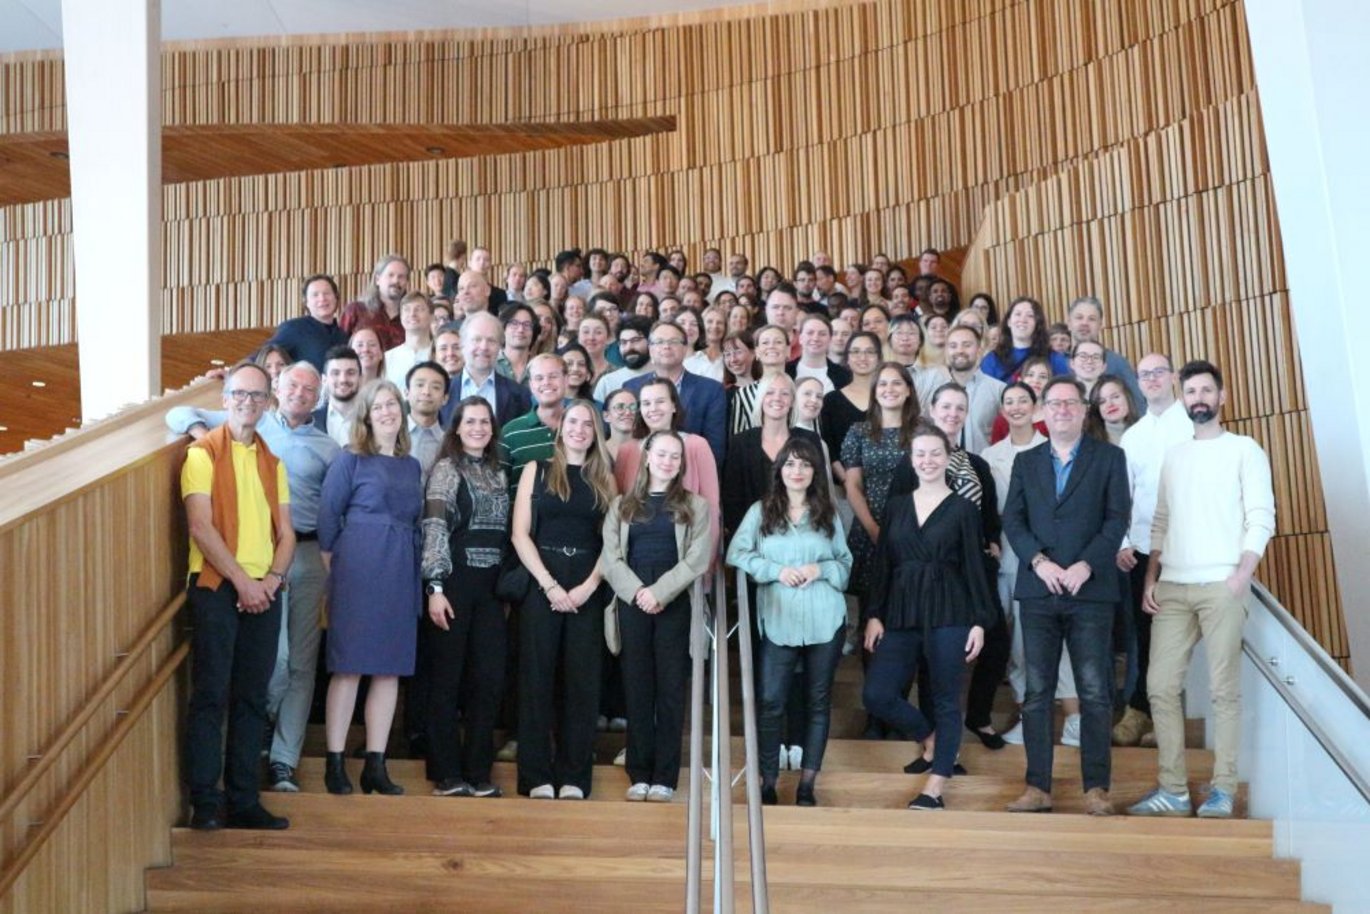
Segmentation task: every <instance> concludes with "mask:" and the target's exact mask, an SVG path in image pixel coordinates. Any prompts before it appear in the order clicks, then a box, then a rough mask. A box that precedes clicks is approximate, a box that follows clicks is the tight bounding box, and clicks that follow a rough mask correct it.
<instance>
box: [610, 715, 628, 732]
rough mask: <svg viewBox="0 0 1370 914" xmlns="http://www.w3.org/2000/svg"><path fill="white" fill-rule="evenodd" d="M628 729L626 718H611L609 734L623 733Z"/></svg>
mask: <svg viewBox="0 0 1370 914" xmlns="http://www.w3.org/2000/svg"><path fill="white" fill-rule="evenodd" d="M627 729H628V718H626V717H611V718H609V732H610V733H623V732H624V731H626V730H627Z"/></svg>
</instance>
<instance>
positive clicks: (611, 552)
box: [600, 494, 713, 607]
mask: <svg viewBox="0 0 1370 914" xmlns="http://www.w3.org/2000/svg"><path fill="white" fill-rule="evenodd" d="M622 501H623V496H622V495H620V496H619V497H617V498H615V499H614V501H613V504H611V505H610V506H609V512H608V513H607V514H606V515H605V516H604V551H603V553H601V555H600V568H601V569H602V571H603V572H604V580H606V581H608V582H609V586H610V587H611V588H612V589H613V591H614V595H615V596H617V597H618V598H619V599H620V600H622V601H623V602H624V603H626V604H628V605H630V606H631V605H633V599H634V598H635V597H636V596H637V592H638V591H639V590H641V589H642V588H643V587H644V586H646V587H648V589H649V590H651V592H652V596H654V597H656V600H657V602H658V603H660V604H661V605H662V606H663V607H664V606H665V605H666V604H668V603H670V602H671V601H672V600H674V599H675V598H676V597H677V596H679V595H680V594H682V593H684V592H685V590H686V589H688V588H689V587H690V586H691V585H692V584H694V582H695V579H696V578H702V577H703V576H704V575H705V573H706V572H708V570H709V562H710V559H711V558H712V556H710V554H709V551H710V549H711V548H712V546H713V537H712V536H711V535H710V534H709V517H710V510H709V503H708V502H707V501H705V500H704V499H703V498H701V497H700V496H698V495H694V494H691V495H690V511H691V513H692V514H693V515H694V522H693V523H692V524H690V525H689V526H688V527H686V526H685V525H683V524H676V525H675V547H676V554H677V555H679V556H681V559H680V561H678V562H677V563H676V565H675V567H674V568H672V569H671V570H670V571H668V572H666V573H665V574H664V575H662V576H661V577H660V578H658V579H657V580H656V581H654V582H652V583H651V584H650V585H646V584H644V583H643V581H642V580H640V579H639V578H638V576H637V575H636V574H634V573H633V570H632V569H631V568H629V567H628V530H629V526H630V525H629V524H628V523H626V522H625V521H622V520H620V519H619V505H620V504H621V503H622Z"/></svg>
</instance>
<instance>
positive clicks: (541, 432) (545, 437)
mask: <svg viewBox="0 0 1370 914" xmlns="http://www.w3.org/2000/svg"><path fill="white" fill-rule="evenodd" d="M528 387H529V389H530V390H532V392H533V408H532V409H531V410H529V411H528V412H526V413H524V414H523V415H522V416H519V417H518V418H517V419H514V420H512V421H511V422H510V423H509V424H508V425H506V426H505V427H504V431H503V433H502V434H501V435H500V445H499V456H500V464H501V465H502V466H503V467H504V472H505V476H506V478H508V480H509V488H510V490H511V491H512V490H514V489H516V488H518V481H519V474H520V473H522V471H523V465H524V464H525V463H528V462H529V461H530V460H550V459H551V458H552V445H553V443H554V442H555V441H556V437H557V429H558V428H560V427H561V414H562V412H563V411H564V410H565V400H566V363H565V362H563V361H562V360H561V356H559V355H552V354H551V353H544V354H542V355H539V356H537V357H535V358H534V359H533V360H532V361H531V362H529V363H528Z"/></svg>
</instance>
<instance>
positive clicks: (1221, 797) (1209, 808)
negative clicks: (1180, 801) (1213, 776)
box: [1199, 787, 1235, 819]
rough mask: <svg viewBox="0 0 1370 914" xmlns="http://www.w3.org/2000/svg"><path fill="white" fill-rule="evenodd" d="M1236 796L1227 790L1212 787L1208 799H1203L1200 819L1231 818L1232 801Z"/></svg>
mask: <svg viewBox="0 0 1370 914" xmlns="http://www.w3.org/2000/svg"><path fill="white" fill-rule="evenodd" d="M1234 799H1235V797H1233V796H1232V794H1230V793H1228V792H1227V791H1226V790H1221V789H1219V788H1217V787H1211V788H1209V790H1208V799H1207V800H1204V801H1203V805H1202V806H1200V807H1199V818H1200V819H1230V818H1232V803H1233V800H1234Z"/></svg>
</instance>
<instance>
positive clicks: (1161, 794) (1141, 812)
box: [1127, 787, 1231, 817]
mask: <svg viewBox="0 0 1370 914" xmlns="http://www.w3.org/2000/svg"><path fill="white" fill-rule="evenodd" d="M1228 808H1229V809H1230V808H1231V807H1230V806H1229V807H1228ZM1192 813H1193V806H1192V805H1191V804H1190V802H1189V792H1188V791H1185V792H1184V793H1170V792H1169V791H1166V790H1163V789H1161V788H1160V787H1157V788H1156V789H1155V790H1153V791H1151V793H1149V794H1147V795H1146V796H1144V797H1142V798H1141V799H1140V800H1138V801H1137V802H1136V803H1133V804H1132V805H1131V806H1129V807H1128V808H1127V814H1128V815H1129V816H1177V817H1178V816H1189V815H1191V814H1192Z"/></svg>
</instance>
